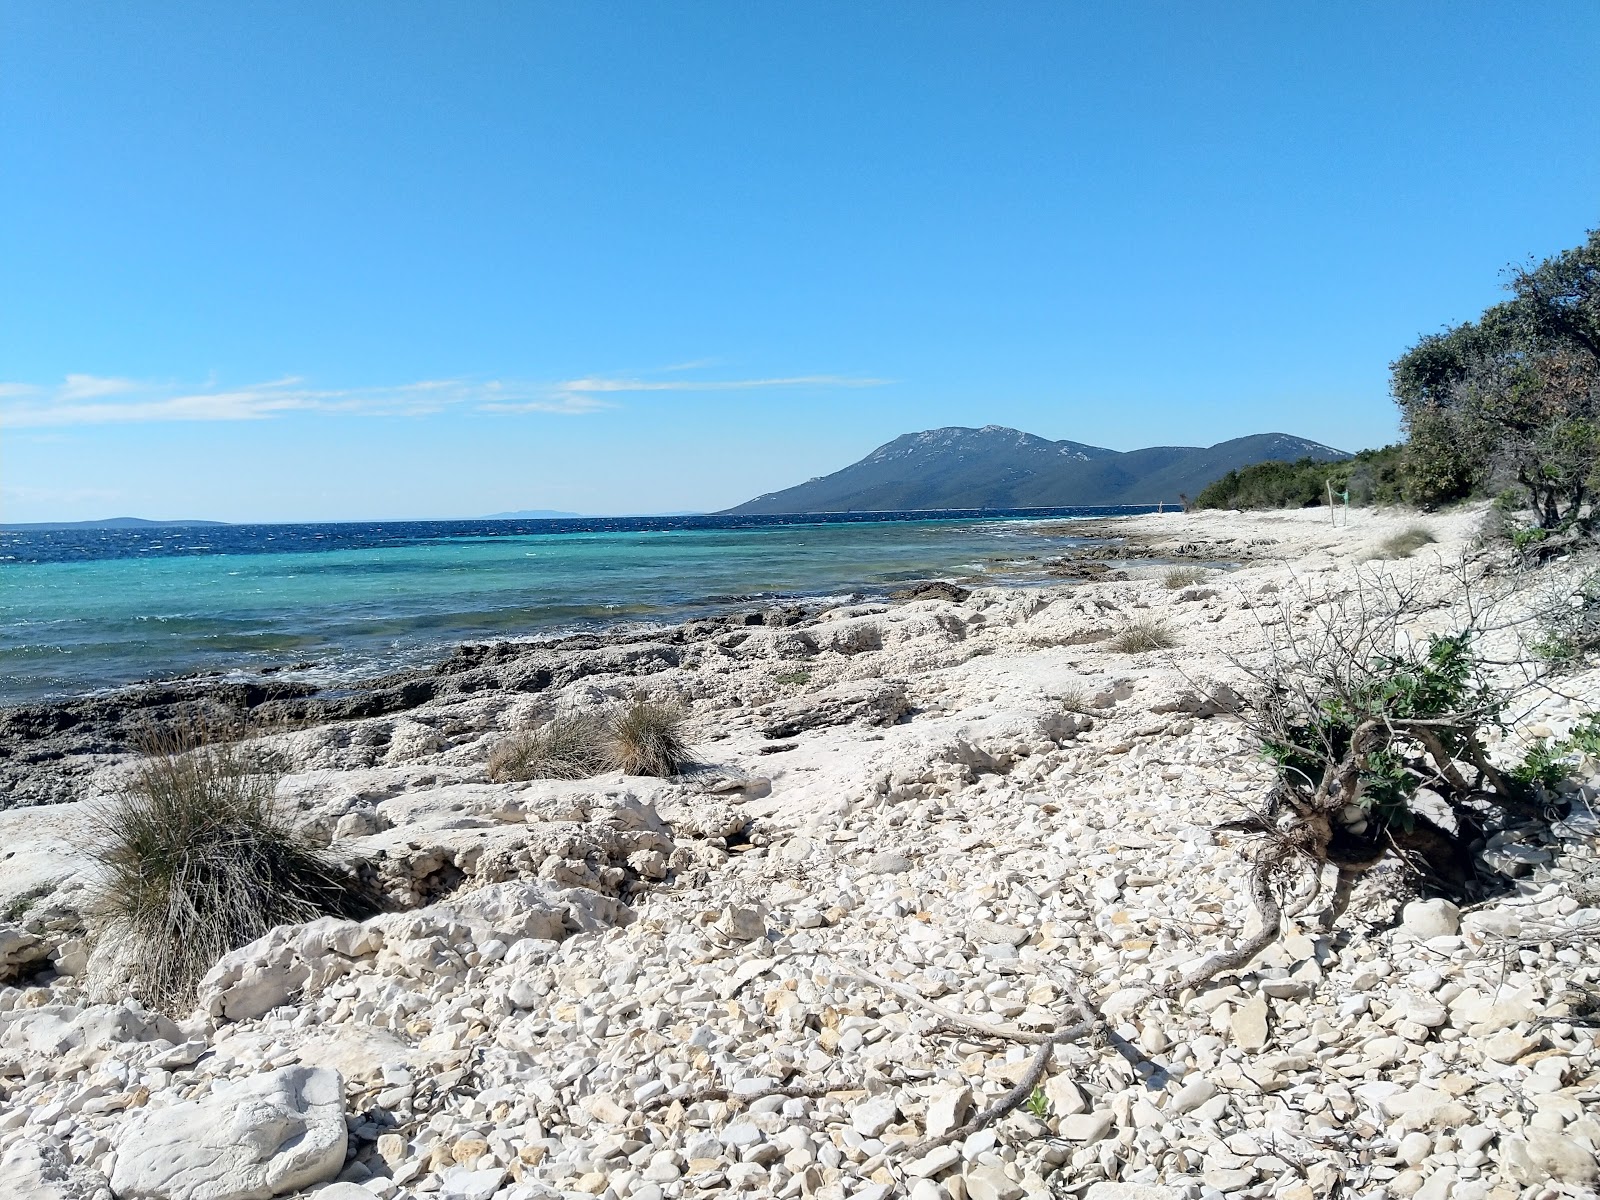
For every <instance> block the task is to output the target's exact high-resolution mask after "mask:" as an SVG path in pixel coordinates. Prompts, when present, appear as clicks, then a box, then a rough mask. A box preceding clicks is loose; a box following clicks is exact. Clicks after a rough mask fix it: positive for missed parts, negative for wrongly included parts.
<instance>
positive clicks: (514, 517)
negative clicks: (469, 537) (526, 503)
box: [483, 508, 584, 521]
mask: <svg viewBox="0 0 1600 1200" xmlns="http://www.w3.org/2000/svg"><path fill="white" fill-rule="evenodd" d="M583 515H584V514H583V513H575V512H562V511H561V510H560V509H556V508H519V509H518V510H517V511H516V512H503V513H490V514H489V515H488V516H487V517H484V518H483V519H484V520H485V521H559V520H561V519H562V518H564V517H581V516H583Z"/></svg>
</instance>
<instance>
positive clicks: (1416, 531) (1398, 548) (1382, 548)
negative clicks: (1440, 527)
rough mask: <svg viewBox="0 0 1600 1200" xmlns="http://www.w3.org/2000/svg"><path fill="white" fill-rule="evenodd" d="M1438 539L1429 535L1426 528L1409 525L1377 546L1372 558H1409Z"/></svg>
mask: <svg viewBox="0 0 1600 1200" xmlns="http://www.w3.org/2000/svg"><path fill="white" fill-rule="evenodd" d="M1437 540H1438V539H1437V538H1435V537H1434V536H1433V534H1432V533H1430V532H1429V531H1428V529H1427V527H1426V526H1423V525H1410V526H1407V527H1406V528H1405V529H1402V530H1401V531H1400V532H1399V533H1396V534H1391V535H1390V536H1389V537H1386V538H1384V539H1383V541H1382V542H1380V543H1379V544H1378V548H1377V550H1376V551H1374V552H1373V555H1372V557H1373V558H1388V559H1396V558H1410V557H1411V556H1412V555H1413V554H1415V553H1416V552H1417V551H1418V550H1420V549H1422V547H1424V546H1427V545H1430V544H1431V543H1433V542H1435V541H1437Z"/></svg>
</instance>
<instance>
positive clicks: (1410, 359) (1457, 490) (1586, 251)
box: [1195, 229, 1600, 533]
mask: <svg viewBox="0 0 1600 1200" xmlns="http://www.w3.org/2000/svg"><path fill="white" fill-rule="evenodd" d="M1506 275H1507V280H1506V290H1507V291H1509V292H1510V293H1511V296H1510V299H1508V300H1505V301H1503V302H1502V303H1500V304H1496V305H1494V306H1493V307H1491V308H1489V309H1488V310H1486V311H1485V312H1484V313H1483V314H1482V316H1480V317H1479V318H1478V319H1477V320H1475V321H1467V322H1464V323H1463V324H1461V325H1457V326H1455V327H1454V328H1451V329H1446V330H1445V331H1444V332H1442V333H1434V334H1427V335H1425V336H1424V337H1422V338H1420V339H1418V341H1417V343H1416V344H1415V345H1414V346H1412V347H1411V348H1410V349H1408V350H1406V352H1405V353H1404V354H1402V355H1401V356H1400V357H1399V358H1398V359H1396V360H1395V361H1394V362H1393V363H1392V364H1391V366H1390V371H1391V374H1390V386H1391V391H1392V393H1393V395H1394V398H1395V402H1396V403H1397V404H1398V405H1399V406H1400V415H1401V428H1402V430H1403V431H1404V433H1405V435H1406V439H1405V442H1404V443H1403V444H1402V445H1400V446H1389V447H1385V448H1384V449H1382V450H1364V451H1362V452H1361V453H1360V454H1357V455H1356V456H1355V458H1353V459H1351V460H1349V461H1346V462H1342V463H1332V464H1330V463H1322V462H1313V461H1310V460H1307V459H1300V460H1298V461H1294V462H1289V461H1274V462H1263V463H1257V464H1255V465H1252V466H1247V467H1241V468H1239V469H1237V470H1233V471H1229V472H1228V473H1227V474H1226V475H1224V476H1223V477H1222V478H1220V479H1218V480H1217V481H1216V482H1214V483H1212V484H1211V485H1209V486H1208V487H1206V488H1205V490H1204V491H1202V492H1201V493H1200V494H1199V496H1198V497H1197V498H1196V500H1195V504H1196V506H1197V507H1200V508H1283V507H1293V508H1299V507H1307V506H1311V505H1317V504H1326V503H1327V501H1328V483H1329V481H1330V480H1331V481H1332V483H1333V490H1334V491H1335V492H1343V491H1345V490H1346V489H1348V490H1349V493H1350V502H1351V503H1352V504H1373V503H1379V504H1381V503H1388V502H1394V501H1401V502H1405V503H1409V504H1415V505H1417V506H1418V507H1421V508H1437V507H1439V506H1441V505H1445V504H1450V503H1453V502H1455V501H1459V500H1465V499H1468V498H1471V497H1474V496H1491V495H1492V496H1499V497H1503V498H1504V504H1505V507H1507V508H1519V507H1524V506H1525V507H1526V508H1527V509H1528V510H1529V511H1530V512H1531V520H1532V523H1533V527H1534V528H1536V529H1537V530H1540V531H1544V532H1545V533H1548V532H1549V531H1552V530H1558V529H1568V530H1577V531H1581V532H1589V531H1590V527H1591V525H1592V522H1593V514H1592V511H1591V501H1592V499H1593V497H1594V494H1595V492H1596V489H1597V487H1600V477H1597V469H1600V229H1597V230H1593V231H1591V232H1590V233H1589V234H1588V237H1587V239H1586V240H1585V242H1584V243H1583V244H1582V245H1580V246H1576V247H1573V248H1572V249H1570V250H1564V251H1562V252H1561V253H1559V254H1556V255H1553V256H1551V257H1550V258H1547V259H1545V260H1543V261H1542V262H1536V263H1528V264H1525V265H1522V266H1512V267H1509V268H1508V269H1507V271H1506Z"/></svg>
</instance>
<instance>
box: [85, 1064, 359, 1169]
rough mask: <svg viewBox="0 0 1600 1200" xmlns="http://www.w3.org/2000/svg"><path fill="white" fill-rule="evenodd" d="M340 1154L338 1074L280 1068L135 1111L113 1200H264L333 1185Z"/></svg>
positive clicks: (121, 1142)
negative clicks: (192, 1097)
mask: <svg viewBox="0 0 1600 1200" xmlns="http://www.w3.org/2000/svg"><path fill="white" fill-rule="evenodd" d="M344 1154H345V1123H344V1081H343V1080H342V1079H341V1078H340V1077H339V1074H338V1072H337V1071H329V1070H326V1069H324V1068H320V1067H299V1066H297V1067H284V1068H282V1069H281V1070H277V1071H270V1072H267V1073H266V1074H262V1075H254V1076H249V1077H247V1078H245V1079H242V1080H239V1081H237V1082H234V1083H227V1084H220V1085H218V1086H217V1087H216V1088H215V1089H214V1090H213V1091H212V1093H211V1095H209V1096H207V1097H204V1098H203V1099H199V1100H188V1101H184V1102H182V1103H179V1104H174V1105H170V1106H168V1107H165V1108H151V1109H146V1110H142V1111H140V1113H139V1114H138V1115H137V1116H135V1117H134V1118H133V1120H131V1121H129V1122H128V1123H127V1125H126V1126H124V1127H123V1130H122V1133H121V1135H120V1136H119V1137H118V1139H117V1156H116V1165H115V1167H114V1168H113V1169H112V1172H111V1189H112V1191H113V1192H115V1193H116V1195H117V1197H118V1198H119V1200H265V1198H266V1197H270V1196H278V1195H282V1194H283V1193H285V1192H292V1191H297V1190H299V1189H301V1188H306V1187H310V1186H311V1185H312V1184H314V1183H321V1182H322V1181H324V1180H327V1179H332V1178H333V1177H334V1176H335V1175H337V1174H338V1173H339V1171H340V1170H341V1169H342V1168H343V1166H344Z"/></svg>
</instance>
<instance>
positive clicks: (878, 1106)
mask: <svg viewBox="0 0 1600 1200" xmlns="http://www.w3.org/2000/svg"><path fill="white" fill-rule="evenodd" d="M899 1114H900V1106H899V1105H898V1104H896V1103H895V1101H894V1097H893V1096H877V1097H874V1098H873V1099H871V1100H867V1101H865V1102H864V1103H861V1104H858V1105H856V1107H855V1109H854V1111H852V1112H851V1114H850V1124H851V1126H852V1128H854V1129H855V1131H856V1132H857V1133H859V1134H860V1135H861V1136H862V1137H869V1138H875V1137H877V1136H878V1135H879V1134H880V1133H882V1132H883V1131H884V1130H885V1129H887V1128H889V1126H890V1125H892V1124H894V1119H895V1117H897V1116H898V1115H899Z"/></svg>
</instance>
